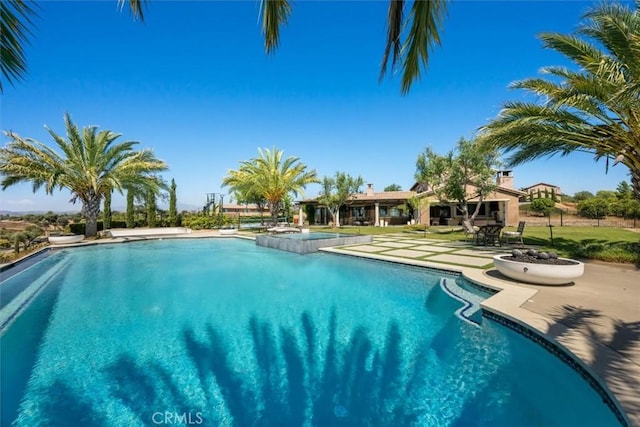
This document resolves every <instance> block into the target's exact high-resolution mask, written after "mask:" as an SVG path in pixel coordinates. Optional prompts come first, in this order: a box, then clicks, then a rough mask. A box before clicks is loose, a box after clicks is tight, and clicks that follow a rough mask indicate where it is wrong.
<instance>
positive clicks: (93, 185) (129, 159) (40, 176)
mask: <svg viewBox="0 0 640 427" xmlns="http://www.w3.org/2000/svg"><path fill="white" fill-rule="evenodd" d="M64 121H65V125H66V131H67V136H66V138H63V137H61V136H59V135H57V134H56V133H55V132H53V131H52V130H51V129H49V128H48V127H46V126H45V128H46V129H47V131H48V132H49V134H50V135H51V137H52V138H53V140H54V141H55V143H56V145H57V147H58V148H59V150H60V151H62V153H61V154H60V153H58V152H57V151H56V150H54V149H52V148H50V147H49V146H47V145H45V144H43V143H41V142H38V141H35V140H33V139H30V138H21V137H20V136H18V135H16V134H15V133H12V132H5V134H6V135H7V136H8V137H9V138H11V141H10V142H9V143H8V144H7V145H6V146H5V147H3V148H0V176H1V177H2V180H1V181H0V185H1V186H2V189H3V190H4V189H6V188H7V187H10V186H12V185H14V184H17V183H20V182H30V183H32V184H33V191H34V192H35V191H37V190H38V189H40V188H41V187H43V186H44V188H45V191H46V193H47V194H51V193H53V191H54V190H55V189H56V188H60V189H61V188H67V189H68V190H69V191H70V192H71V194H72V198H71V202H73V203H75V202H76V201H78V200H79V201H80V202H81V203H82V210H81V213H82V215H83V216H84V218H85V220H86V222H87V225H86V235H87V236H88V237H90V236H95V235H96V233H97V219H98V214H99V212H100V202H101V201H102V198H103V197H104V195H105V194H106V193H107V192H108V191H111V190H117V191H119V192H122V190H123V189H124V188H140V187H143V188H148V189H150V190H155V191H157V190H158V189H159V187H161V186H162V180H160V179H158V177H157V175H156V174H157V173H158V172H160V171H163V170H165V169H167V165H166V164H165V163H164V162H163V161H161V160H158V159H157V158H156V157H155V155H154V154H153V152H152V151H151V150H150V149H146V150H142V151H135V150H133V147H134V146H135V145H136V144H138V143H137V142H134V141H126V142H120V143H115V140H116V139H118V138H119V137H120V136H121V135H120V134H117V133H113V132H111V131H108V130H103V131H100V132H98V128H97V127H96V126H89V127H85V128H83V129H82V132H81V131H80V130H79V129H78V127H77V126H76V125H75V124H74V123H73V122H72V121H71V117H69V115H68V114H65V116H64Z"/></svg>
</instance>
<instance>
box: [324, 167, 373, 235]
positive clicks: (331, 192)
mask: <svg viewBox="0 0 640 427" xmlns="http://www.w3.org/2000/svg"><path fill="white" fill-rule="evenodd" d="M363 184H364V180H363V179H362V177H360V176H358V177H357V178H354V177H352V176H351V175H349V174H347V173H344V172H336V174H335V176H334V177H333V178H332V177H329V176H325V177H324V179H323V180H322V190H321V193H320V196H319V197H318V202H319V203H320V204H322V205H324V206H326V207H327V209H328V210H329V213H330V214H331V217H332V218H333V223H334V226H336V227H340V207H342V205H344V204H346V203H347V201H348V200H349V199H350V198H351V197H353V195H354V194H356V193H358V192H359V191H360V187H362V185H363Z"/></svg>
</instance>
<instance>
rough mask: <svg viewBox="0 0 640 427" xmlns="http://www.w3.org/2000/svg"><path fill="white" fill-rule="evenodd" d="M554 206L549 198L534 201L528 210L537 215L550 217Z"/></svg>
mask: <svg viewBox="0 0 640 427" xmlns="http://www.w3.org/2000/svg"><path fill="white" fill-rule="evenodd" d="M555 206H556V204H555V203H554V201H553V200H551V199H549V198H546V197H545V198H537V199H535V200H534V201H532V202H531V204H530V205H529V208H530V209H531V210H532V211H534V212H537V213H541V214H543V215H544V216H549V215H551V212H553V208H554V207H555Z"/></svg>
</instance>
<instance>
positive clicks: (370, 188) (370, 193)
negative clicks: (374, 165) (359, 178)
mask: <svg viewBox="0 0 640 427" xmlns="http://www.w3.org/2000/svg"><path fill="white" fill-rule="evenodd" d="M367 196H373V184H367Z"/></svg>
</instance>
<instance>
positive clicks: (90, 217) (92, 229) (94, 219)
mask: <svg viewBox="0 0 640 427" xmlns="http://www.w3.org/2000/svg"><path fill="white" fill-rule="evenodd" d="M100 200H101V197H100V196H98V195H92V196H91V197H90V198H89V200H85V201H83V202H82V211H81V213H82V216H84V219H85V221H86V223H87V225H86V227H85V232H84V234H85V236H86V237H93V236H95V235H96V234H98V215H99V213H100Z"/></svg>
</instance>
